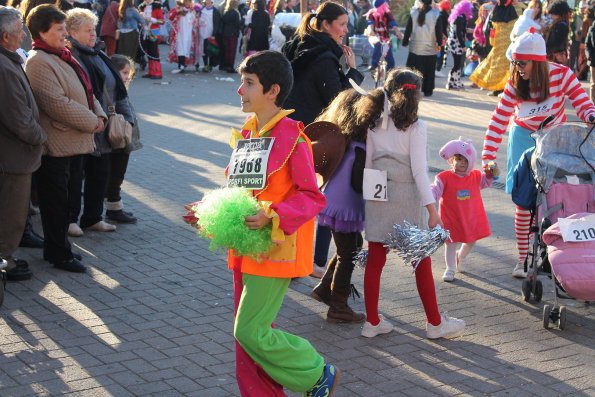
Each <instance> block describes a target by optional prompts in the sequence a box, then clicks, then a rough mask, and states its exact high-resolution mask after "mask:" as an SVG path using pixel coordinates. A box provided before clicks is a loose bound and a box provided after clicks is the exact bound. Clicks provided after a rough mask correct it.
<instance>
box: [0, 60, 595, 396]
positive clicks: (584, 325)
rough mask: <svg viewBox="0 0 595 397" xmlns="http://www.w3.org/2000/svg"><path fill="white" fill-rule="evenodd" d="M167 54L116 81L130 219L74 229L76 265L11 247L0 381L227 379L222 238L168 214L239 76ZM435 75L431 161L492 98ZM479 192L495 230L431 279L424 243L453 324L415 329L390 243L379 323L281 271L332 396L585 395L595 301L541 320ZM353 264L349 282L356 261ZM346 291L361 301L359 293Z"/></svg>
mask: <svg viewBox="0 0 595 397" xmlns="http://www.w3.org/2000/svg"><path fill="white" fill-rule="evenodd" d="M162 51H163V49H162ZM403 57H404V54H403V52H399V54H398V60H399V61H401V63H403V62H404V58H403ZM171 68H172V66H170V65H166V64H164V71H165V78H164V80H163V82H154V81H147V80H145V79H137V80H136V81H135V82H134V83H133V87H132V90H131V96H132V98H133V103H134V104H135V107H136V109H137V112H138V114H139V118H140V119H141V122H142V124H141V131H142V139H143V143H144V145H145V147H144V149H142V150H141V151H138V152H135V153H133V155H132V157H131V164H130V166H129V170H128V174H127V178H126V182H125V184H124V192H125V206H126V209H127V210H131V211H133V212H134V214H135V215H136V216H138V218H139V223H138V224H137V225H118V230H117V231H116V232H115V233H104V234H102V233H96V232H89V233H85V235H84V236H83V237H81V238H73V239H71V241H72V243H73V244H74V245H75V248H76V251H77V252H79V253H81V254H82V255H83V258H84V263H85V264H87V265H88V266H89V268H90V271H89V272H88V273H87V274H85V275H79V274H69V273H65V272H62V271H58V270H55V269H54V268H52V267H51V266H50V265H48V264H47V263H46V262H43V261H42V260H41V251H40V250H31V249H22V250H21V251H20V253H21V257H23V258H25V259H27V260H29V261H30V264H31V266H32V269H33V271H34V273H35V275H34V278H33V280H31V281H26V282H21V283H10V284H8V285H7V292H6V298H5V302H4V306H3V307H2V308H0V335H1V336H0V396H33V395H47V396H50V395H51V396H55V395H73V396H74V395H76V396H149V395H159V396H160V397H164V396H179V395H186V396H200V397H215V396H222V397H228V396H238V395H239V392H238V389H237V386H236V383H235V363H234V358H235V356H234V350H233V349H234V343H233V336H232V312H233V293H232V292H233V291H232V281H231V274H230V273H229V272H228V270H227V267H226V263H225V260H224V255H222V254H220V253H212V252H209V251H208V250H207V248H206V247H207V243H206V242H205V241H202V240H200V239H199V238H198V237H197V236H196V235H195V233H194V232H193V230H192V229H191V228H190V227H188V226H187V225H185V224H184V223H183V222H182V220H181V216H182V214H183V212H184V210H183V207H182V206H183V205H184V204H185V203H188V202H191V201H194V200H197V199H199V198H200V197H201V196H202V195H203V194H204V193H205V192H207V191H209V190H212V189H215V188H217V187H219V186H221V185H222V184H223V183H224V179H223V175H222V170H223V168H224V166H225V165H226V162H227V160H228V158H229V155H230V148H229V146H228V145H227V143H226V142H227V141H228V137H229V132H230V128H231V127H232V126H234V127H239V126H241V124H242V121H243V119H244V115H243V114H242V113H241V112H240V110H239V101H238V98H237V94H236V93H235V91H236V89H237V86H238V81H239V77H238V76H237V75H228V74H223V73H221V74H219V73H218V72H215V73H213V74H210V75H205V74H195V73H187V74H181V75H176V76H171V75H170V74H169V70H170V69H171ZM217 77H219V78H223V77H225V78H227V77H232V78H233V79H234V80H235V81H234V82H229V81H225V80H217V79H216V78H217ZM445 81H446V80H445V79H444V78H441V79H437V85H438V86H439V88H438V89H437V90H436V92H435V95H434V96H433V97H431V98H430V99H428V100H424V101H423V102H422V105H421V110H420V117H421V118H422V119H423V120H425V121H426V122H427V123H428V127H429V137H430V139H429V153H430V166H432V167H434V168H438V169H443V168H445V166H446V164H445V163H444V161H443V160H441V159H440V158H439V157H438V155H437V151H438V149H439V148H440V147H441V146H442V145H443V144H444V143H445V142H446V141H448V140H450V139H454V138H457V137H458V136H459V135H464V136H468V137H471V138H473V140H474V142H475V146H476V148H477V149H478V151H479V150H481V143H482V139H483V133H484V129H485V126H486V125H487V123H488V120H489V116H490V113H491V111H492V110H493V109H494V106H495V103H496V99H495V98H490V97H487V96H486V95H485V93H484V92H481V91H479V90H468V91H466V92H451V91H446V90H444V89H443V88H441V87H443V86H444V84H445ZM166 83H168V84H166ZM503 145H504V144H503ZM504 148H505V146H503V148H502V150H501V152H504ZM504 159H505V157H504V154H503V153H502V155H501V156H499V163H500V164H504ZM483 195H484V202H485V206H486V209H487V211H488V215H489V218H490V222H491V225H492V230H493V234H492V236H491V237H489V238H486V239H484V240H481V241H480V242H478V244H477V246H476V248H475V249H474V250H473V252H472V253H471V255H470V256H469V258H468V262H469V264H468V266H467V268H468V271H467V273H465V274H464V275H458V276H457V279H456V281H455V282H454V283H451V284H448V283H443V282H442V281H441V275H442V272H443V270H444V260H443V251H442V249H441V250H439V251H438V252H437V253H436V254H435V255H434V256H433V260H434V265H433V266H434V276H435V280H436V289H437V293H438V300H439V304H440V308H441V310H447V311H448V312H449V314H450V315H453V316H455V317H459V318H463V319H465V320H466V321H467V329H466V331H465V333H464V335H463V336H462V337H460V338H458V339H454V340H437V341H430V340H427V339H426V338H425V330H424V326H425V317H424V314H423V309H422V307H421V302H420V300H419V298H418V295H417V291H416V288H415V281H414V278H413V275H412V273H411V270H410V268H409V267H408V266H405V265H404V264H403V262H402V261H401V260H400V259H399V258H398V257H397V256H396V255H394V254H391V255H390V257H389V258H390V259H389V261H388V263H387V265H386V267H385V270H384V273H383V282H382V289H381V300H380V310H381V312H382V313H383V314H384V315H385V316H386V317H387V318H388V319H390V320H391V321H392V322H394V323H395V324H396V329H395V331H394V332H392V333H391V334H388V335H383V336H379V337H376V338H373V339H366V338H362V337H361V336H359V335H360V327H359V326H356V325H331V324H328V323H326V321H325V314H326V307H325V306H323V305H322V304H320V303H318V302H316V301H314V300H313V299H311V298H310V297H309V292H310V290H311V288H312V287H313V286H314V285H315V283H316V280H314V279H311V278H304V279H299V280H295V281H294V282H292V284H291V287H290V290H289V293H288V295H287V297H286V300H285V303H284V305H283V308H282V310H281V313H280V316H279V318H278V321H277V326H278V327H280V328H282V329H287V330H289V331H290V332H293V333H296V334H299V335H302V336H304V337H306V338H308V339H309V340H310V341H311V342H312V343H313V344H314V345H315V346H316V347H317V348H318V349H319V351H320V352H321V354H323V355H324V356H325V357H326V358H327V359H328V361H330V362H333V363H335V364H336V365H338V367H340V368H341V370H342V380H341V383H340V385H339V387H338V389H337V391H336V394H335V395H336V396H338V397H344V396H399V395H404V396H432V395H441V396H451V395H472V396H482V395H494V396H504V395H506V396H515V397H516V396H533V395H537V396H558V395H573V396H595V376H594V374H595V308H594V306H593V305H591V306H585V305H584V304H583V303H579V302H575V301H569V302H566V304H567V306H568V308H569V311H570V313H569V316H568V324H567V329H566V330H564V331H559V330H557V329H553V330H545V329H544V328H543V327H542V315H541V313H542V307H543V304H544V303H548V302H551V301H552V298H553V294H552V287H551V285H550V284H549V283H548V282H547V280H544V284H545V287H546V288H545V295H544V298H543V300H544V302H542V303H539V304H534V303H525V302H524V301H523V300H522V299H521V295H520V284H521V283H520V281H518V280H515V279H513V278H512V277H511V276H510V272H511V270H512V267H513V264H514V263H515V256H516V255H515V245H514V232H513V214H514V211H513V205H512V203H511V201H510V199H509V197H508V196H506V195H505V194H504V192H503V191H502V190H500V189H487V190H484V191H483ZM37 228H39V225H38V226H37ZM353 279H354V283H355V285H356V286H357V287H358V288H359V290H360V292H361V291H363V286H362V285H363V271H361V270H359V269H358V270H356V271H355V273H354V278H353ZM354 307H355V308H356V309H358V310H362V311H363V310H364V307H363V300H362V299H357V300H356V302H355V303H354ZM290 395H291V396H293V395H297V394H290Z"/></svg>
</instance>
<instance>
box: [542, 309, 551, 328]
mask: <svg viewBox="0 0 595 397" xmlns="http://www.w3.org/2000/svg"><path fill="white" fill-rule="evenodd" d="M551 313H552V307H551V306H550V305H545V306H544V307H543V328H545V329H549V328H550V314H551Z"/></svg>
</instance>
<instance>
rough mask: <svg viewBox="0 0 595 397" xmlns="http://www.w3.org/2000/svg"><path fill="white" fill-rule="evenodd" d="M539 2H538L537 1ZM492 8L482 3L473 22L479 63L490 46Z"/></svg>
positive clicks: (490, 48)
mask: <svg viewBox="0 0 595 397" xmlns="http://www.w3.org/2000/svg"><path fill="white" fill-rule="evenodd" d="M537 1H539V0H537ZM493 8H494V6H493V5H492V3H484V4H482V5H481V7H479V13H478V16H477V20H476V21H475V29H473V39H474V40H475V42H476V43H477V44H476V45H475V51H477V55H479V61H480V62H481V61H483V60H484V59H486V57H487V56H488V54H489V53H490V51H491V50H492V46H491V45H490V29H491V28H490V26H491V23H490V21H489V16H490V13H491V12H492V9H493Z"/></svg>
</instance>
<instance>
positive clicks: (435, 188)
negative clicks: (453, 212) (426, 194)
mask: <svg viewBox="0 0 595 397" xmlns="http://www.w3.org/2000/svg"><path fill="white" fill-rule="evenodd" d="M442 193H444V183H442V179H440V178H439V177H438V175H436V179H434V183H433V184H432V194H433V195H434V200H436V202H438V200H440V197H442Z"/></svg>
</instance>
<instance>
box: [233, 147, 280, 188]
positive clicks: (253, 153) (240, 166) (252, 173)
mask: <svg viewBox="0 0 595 397" xmlns="http://www.w3.org/2000/svg"><path fill="white" fill-rule="evenodd" d="M274 141H275V138H254V139H241V140H238V141H237V145H236V148H235V149H234V151H233V153H232V154H231V159H230V161H229V168H228V170H227V176H228V179H227V186H229V187H234V186H237V187H244V188H246V189H262V188H264V186H265V185H266V175H267V164H268V161H269V155H270V154H271V149H272V147H273V142H274Z"/></svg>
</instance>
